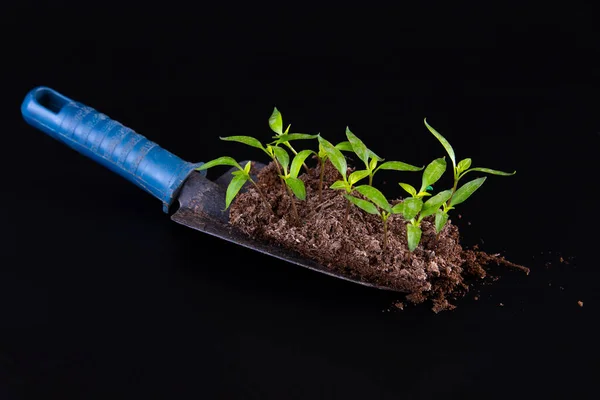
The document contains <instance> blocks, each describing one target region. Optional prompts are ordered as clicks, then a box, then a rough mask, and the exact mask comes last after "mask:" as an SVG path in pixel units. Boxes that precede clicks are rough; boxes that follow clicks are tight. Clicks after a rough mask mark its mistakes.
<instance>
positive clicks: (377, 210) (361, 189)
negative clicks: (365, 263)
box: [344, 185, 398, 250]
mask: <svg viewBox="0 0 600 400" xmlns="http://www.w3.org/2000/svg"><path fill="white" fill-rule="evenodd" d="M355 190H356V191H357V192H358V193H360V194H362V195H363V196H365V197H366V198H367V199H368V200H369V201H366V200H363V199H359V198H358V197H354V196H351V195H349V194H344V196H345V197H346V199H348V201H350V202H352V203H353V204H354V205H356V206H357V207H358V208H360V209H362V210H364V211H366V212H368V213H369V214H374V215H379V217H380V218H381V222H382V223H383V249H384V250H385V249H386V247H387V232H388V229H387V227H388V225H387V223H388V219H389V218H390V216H391V215H392V214H397V213H398V210H397V209H395V207H394V208H392V206H391V205H390V203H389V202H388V201H387V199H386V198H385V196H384V195H383V193H381V192H380V191H379V190H378V189H376V188H374V187H373V186H370V185H361V186H357V187H356V188H355Z"/></svg>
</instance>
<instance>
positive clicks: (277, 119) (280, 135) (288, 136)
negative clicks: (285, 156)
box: [269, 107, 317, 171]
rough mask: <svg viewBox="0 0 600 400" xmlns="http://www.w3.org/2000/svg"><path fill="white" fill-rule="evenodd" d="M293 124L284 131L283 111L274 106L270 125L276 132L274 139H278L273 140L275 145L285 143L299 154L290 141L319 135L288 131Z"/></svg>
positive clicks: (295, 153) (305, 167)
mask: <svg viewBox="0 0 600 400" xmlns="http://www.w3.org/2000/svg"><path fill="white" fill-rule="evenodd" d="M291 126H292V125H291V124H290V125H288V126H287V128H286V130H285V131H283V130H282V129H283V117H282V115H281V112H279V110H278V109H277V107H275V108H273V113H272V114H271V116H270V117H269V127H271V130H272V131H273V132H275V136H273V139H276V141H275V142H273V144H275V146H277V145H280V144H283V145H285V146H286V147H287V148H288V149H290V150H291V151H292V153H294V155H297V154H298V152H297V151H296V149H294V147H292V145H291V144H290V143H289V142H290V141H292V140H307V139H315V138H316V137H317V135H308V134H305V133H288V132H289V131H290V127H291ZM303 165H304V169H305V170H306V171H308V166H307V165H306V164H304V163H303Z"/></svg>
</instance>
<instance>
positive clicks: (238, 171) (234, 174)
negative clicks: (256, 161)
mask: <svg viewBox="0 0 600 400" xmlns="http://www.w3.org/2000/svg"><path fill="white" fill-rule="evenodd" d="M246 174H247V172H246V171H245V168H244V169H243V170H241V169H240V170H237V171H233V172H232V173H231V175H233V176H236V175H246Z"/></svg>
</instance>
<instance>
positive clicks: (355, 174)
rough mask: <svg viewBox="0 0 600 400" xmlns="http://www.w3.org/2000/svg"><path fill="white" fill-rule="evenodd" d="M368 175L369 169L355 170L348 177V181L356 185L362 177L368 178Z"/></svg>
mask: <svg viewBox="0 0 600 400" xmlns="http://www.w3.org/2000/svg"><path fill="white" fill-rule="evenodd" d="M367 176H369V171H368V170H366V169H361V170H360V171H354V172H353V173H351V174H350V176H349V177H348V182H349V183H350V184H351V185H354V184H355V183H356V182H358V181H360V180H361V179H364V178H366V177H367Z"/></svg>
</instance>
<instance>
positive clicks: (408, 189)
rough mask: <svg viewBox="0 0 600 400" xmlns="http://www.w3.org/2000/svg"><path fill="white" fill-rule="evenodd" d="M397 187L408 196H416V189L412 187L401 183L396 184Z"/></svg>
mask: <svg viewBox="0 0 600 400" xmlns="http://www.w3.org/2000/svg"><path fill="white" fill-rule="evenodd" d="M398 185H400V187H401V188H402V189H404V190H406V191H407V192H408V194H410V195H411V196H416V195H417V189H415V188H414V187H413V186H412V185H409V184H408V183H402V182H398Z"/></svg>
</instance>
